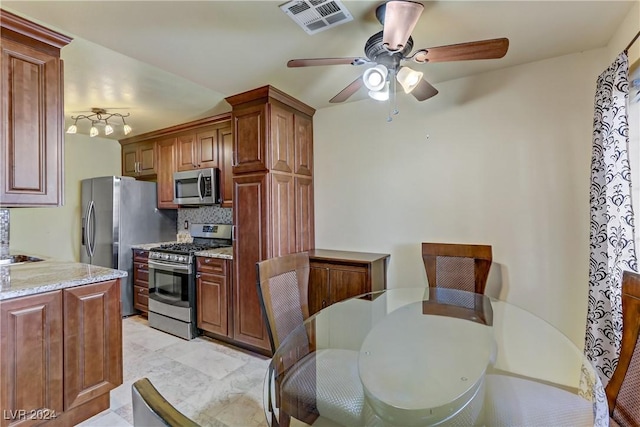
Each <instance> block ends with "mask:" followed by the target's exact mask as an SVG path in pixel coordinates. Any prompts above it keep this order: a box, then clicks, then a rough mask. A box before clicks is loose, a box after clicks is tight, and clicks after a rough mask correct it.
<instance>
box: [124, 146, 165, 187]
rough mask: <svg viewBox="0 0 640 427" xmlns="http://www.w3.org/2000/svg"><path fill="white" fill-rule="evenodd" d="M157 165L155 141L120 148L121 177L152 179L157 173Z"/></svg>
mask: <svg viewBox="0 0 640 427" xmlns="http://www.w3.org/2000/svg"><path fill="white" fill-rule="evenodd" d="M157 165H158V160H157V157H156V142H155V141H146V142H140V143H136V144H130V145H125V146H124V147H122V175H124V176H132V177H135V178H150V177H154V176H155V175H156V174H157V172H158V167H157Z"/></svg>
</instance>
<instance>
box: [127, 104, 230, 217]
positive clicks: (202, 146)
mask: <svg viewBox="0 0 640 427" xmlns="http://www.w3.org/2000/svg"><path fill="white" fill-rule="evenodd" d="M120 144H121V145H122V173H123V175H128V176H134V177H137V178H142V179H150V180H153V179H155V180H157V183H158V208H161V209H177V208H178V205H176V204H174V203H173V173H174V172H177V171H185V170H193V169H202V168H214V167H215V168H219V169H220V192H221V196H222V204H221V206H222V207H227V208H230V207H231V206H232V203H233V182H232V168H231V161H232V157H233V156H232V152H233V133H232V131H231V114H229V113H227V114H220V115H217V116H213V117H207V118H205V119H200V120H196V121H193V122H189V123H184V124H181V125H177V126H172V127H170V128H166V129H161V130H157V131H153V132H148V133H145V134H143V135H137V136H134V137H131V138H127V139H123V140H120ZM151 147H153V151H152V152H151ZM152 153H153V154H152ZM145 156H146V157H145ZM152 160H153V166H152V165H151V161H152ZM152 170H153V172H151V171H152Z"/></svg>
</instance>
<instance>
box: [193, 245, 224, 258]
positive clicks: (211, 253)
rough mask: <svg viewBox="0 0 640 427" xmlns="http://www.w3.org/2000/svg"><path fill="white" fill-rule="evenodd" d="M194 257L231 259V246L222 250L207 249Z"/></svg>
mask: <svg viewBox="0 0 640 427" xmlns="http://www.w3.org/2000/svg"><path fill="white" fill-rule="evenodd" d="M195 255H196V256H204V257H209V258H223V259H233V246H225V247H223V248H216V249H209V250H208V251H199V252H196V253H195Z"/></svg>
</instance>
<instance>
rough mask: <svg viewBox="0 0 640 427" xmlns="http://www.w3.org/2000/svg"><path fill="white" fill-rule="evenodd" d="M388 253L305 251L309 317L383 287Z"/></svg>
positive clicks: (385, 284)
mask: <svg viewBox="0 0 640 427" xmlns="http://www.w3.org/2000/svg"><path fill="white" fill-rule="evenodd" d="M389 256H390V255H388V254H375V253H367V252H348V251H334V250H326V249H315V250H312V251H309V267H310V268H309V314H313V313H316V312H317V311H319V310H321V309H323V308H325V307H327V306H329V305H331V304H333V303H335V302H338V301H341V300H344V299H347V298H351V297H354V296H356V295H360V294H364V293H367V292H373V291H380V290H383V289H386V288H387V260H388V258H389Z"/></svg>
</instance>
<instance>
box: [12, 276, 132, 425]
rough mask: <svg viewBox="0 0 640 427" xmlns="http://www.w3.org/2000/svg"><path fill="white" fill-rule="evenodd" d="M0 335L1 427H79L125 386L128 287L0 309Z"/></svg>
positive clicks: (35, 298) (106, 285)
mask: <svg viewBox="0 0 640 427" xmlns="http://www.w3.org/2000/svg"><path fill="white" fill-rule="evenodd" d="M0 335H1V343H0V344H1V345H0V402H2V410H3V411H4V414H3V416H2V417H1V418H0V426H2V427H6V426H18V425H34V424H38V423H41V422H43V421H45V422H46V421H47V420H49V422H48V423H47V424H48V425H53V426H70V425H76V424H78V423H80V422H81V421H83V420H85V419H87V418H89V417H91V416H93V415H95V414H97V413H99V412H101V411H103V410H105V409H107V408H108V407H109V392H110V390H112V389H114V388H115V387H117V386H118V385H120V384H122V317H121V310H120V281H119V280H110V281H106V282H99V283H94V284H89V285H83V286H77V287H72V288H67V289H63V290H57V291H53V292H47V293H42V294H37V295H29V296H24V297H18V298H14V299H9V300H4V301H0ZM30 417H37V420H29V419H28V418H30Z"/></svg>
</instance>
